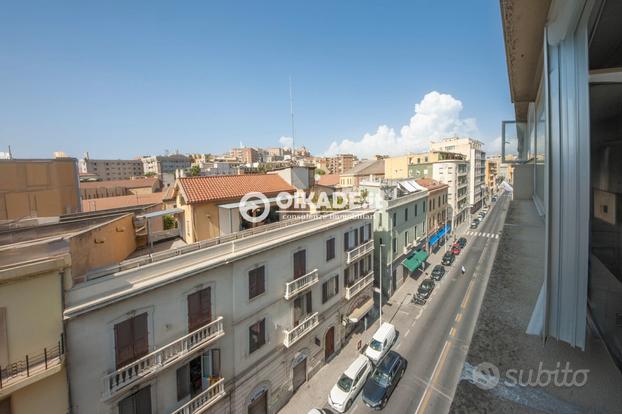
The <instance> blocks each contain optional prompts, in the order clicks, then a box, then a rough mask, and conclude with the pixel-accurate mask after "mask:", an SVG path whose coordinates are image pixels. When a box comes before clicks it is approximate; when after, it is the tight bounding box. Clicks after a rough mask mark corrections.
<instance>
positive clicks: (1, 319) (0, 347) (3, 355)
mask: <svg viewBox="0 0 622 414" xmlns="http://www.w3.org/2000/svg"><path fill="white" fill-rule="evenodd" d="M8 363H9V341H8V337H7V329H6V308H0V367H5V366H6V365H7V364H8ZM0 414H1V413H0Z"/></svg>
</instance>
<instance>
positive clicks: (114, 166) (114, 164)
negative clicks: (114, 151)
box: [78, 154, 144, 181]
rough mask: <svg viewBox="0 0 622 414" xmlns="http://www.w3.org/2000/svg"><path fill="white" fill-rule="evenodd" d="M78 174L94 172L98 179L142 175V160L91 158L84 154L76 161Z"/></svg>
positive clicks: (127, 177)
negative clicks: (78, 169)
mask: <svg viewBox="0 0 622 414" xmlns="http://www.w3.org/2000/svg"><path fill="white" fill-rule="evenodd" d="M78 165H79V168H80V174H85V175H91V174H94V175H95V176H97V177H98V178H99V179H100V180H103V181H109V180H129V179H130V178H133V177H142V176H143V175H144V171H143V162H142V161H141V160H140V159H135V160H93V159H91V158H88V154H86V155H85V157H84V158H82V159H81V160H80V161H79V162H78Z"/></svg>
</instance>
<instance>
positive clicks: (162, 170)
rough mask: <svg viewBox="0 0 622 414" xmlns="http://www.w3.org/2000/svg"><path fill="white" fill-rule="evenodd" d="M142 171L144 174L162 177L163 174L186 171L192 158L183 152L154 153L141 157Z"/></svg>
mask: <svg viewBox="0 0 622 414" xmlns="http://www.w3.org/2000/svg"><path fill="white" fill-rule="evenodd" d="M141 161H142V163H143V171H144V173H145V174H146V175H156V176H157V177H159V178H161V179H162V178H163V176H164V174H175V173H176V172H177V171H178V170H179V171H186V170H187V169H189V168H190V166H191V165H192V158H190V157H188V156H186V155H183V154H171V155H154V156H147V157H142V158H141Z"/></svg>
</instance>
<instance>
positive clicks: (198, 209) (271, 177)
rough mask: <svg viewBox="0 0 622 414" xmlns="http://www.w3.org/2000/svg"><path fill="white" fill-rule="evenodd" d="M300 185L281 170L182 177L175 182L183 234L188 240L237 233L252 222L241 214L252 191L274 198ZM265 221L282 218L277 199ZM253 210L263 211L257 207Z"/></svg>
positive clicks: (258, 212)
mask: <svg viewBox="0 0 622 414" xmlns="http://www.w3.org/2000/svg"><path fill="white" fill-rule="evenodd" d="M295 191H296V188H294V187H293V186H291V185H290V184H288V183H287V182H285V180H283V178H281V177H280V176H279V175H278V174H252V175H231V176H211V177H185V178H179V179H178V180H177V182H176V184H175V195H174V197H175V199H176V202H175V206H176V207H179V208H182V209H183V210H184V222H183V223H182V225H183V227H184V231H183V238H184V240H185V241H186V242H187V243H194V242H197V241H201V240H208V239H213V238H215V237H218V236H221V235H225V234H230V233H235V232H238V231H240V230H244V229H245V228H247V227H249V226H251V227H252V226H258V225H260V224H249V223H247V222H246V221H245V220H243V219H242V218H241V217H240V208H239V202H240V200H241V199H242V197H244V196H245V195H246V194H248V193H252V192H261V193H263V194H264V195H265V196H266V197H269V198H273V197H275V196H276V195H278V194H279V193H281V192H287V193H290V194H293V193H294V192H295ZM270 202H271V212H270V214H269V215H268V217H267V218H266V219H265V220H264V221H263V222H262V224H265V223H271V222H274V221H278V220H279V215H278V213H277V210H278V209H277V208H276V203H275V200H271V201H270ZM251 214H254V215H259V214H261V211H259V209H255V210H253V211H252V212H251Z"/></svg>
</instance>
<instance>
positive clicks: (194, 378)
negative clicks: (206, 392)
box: [188, 356, 203, 397]
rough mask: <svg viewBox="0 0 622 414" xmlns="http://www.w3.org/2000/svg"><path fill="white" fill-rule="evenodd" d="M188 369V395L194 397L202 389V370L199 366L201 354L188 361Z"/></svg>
mask: <svg viewBox="0 0 622 414" xmlns="http://www.w3.org/2000/svg"><path fill="white" fill-rule="evenodd" d="M188 366H189V371H190V396H191V397H194V396H196V395H197V394H199V393H200V392H201V391H202V390H203V375H202V374H203V372H202V371H203V370H202V366H201V356H198V357H196V358H194V359H193V360H191V361H190V362H189V363H188Z"/></svg>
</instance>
